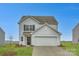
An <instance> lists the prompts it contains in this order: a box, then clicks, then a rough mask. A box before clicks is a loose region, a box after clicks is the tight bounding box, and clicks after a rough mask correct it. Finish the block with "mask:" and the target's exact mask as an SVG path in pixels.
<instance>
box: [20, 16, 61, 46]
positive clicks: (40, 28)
mask: <svg viewBox="0 0 79 59" xmlns="http://www.w3.org/2000/svg"><path fill="white" fill-rule="evenodd" d="M60 35H61V34H60V33H59V32H58V22H57V21H56V20H55V18H54V17H53V16H23V17H22V18H21V20H20V21H19V40H20V42H19V44H22V45H34V46H59V45H60Z"/></svg>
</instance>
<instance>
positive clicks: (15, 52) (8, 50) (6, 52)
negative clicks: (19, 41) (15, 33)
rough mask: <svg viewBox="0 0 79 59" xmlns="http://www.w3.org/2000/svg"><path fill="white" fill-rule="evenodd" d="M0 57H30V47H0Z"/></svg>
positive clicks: (8, 45)
mask: <svg viewBox="0 0 79 59" xmlns="http://www.w3.org/2000/svg"><path fill="white" fill-rule="evenodd" d="M0 56H32V47H17V46H16V45H15V44H12V45H10V44H7V45H4V46H1V47H0Z"/></svg>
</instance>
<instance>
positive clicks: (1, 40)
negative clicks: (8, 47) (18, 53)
mask: <svg viewBox="0 0 79 59" xmlns="http://www.w3.org/2000/svg"><path fill="white" fill-rule="evenodd" d="M4 43H5V32H4V31H3V29H2V28H0V45H2V44H4Z"/></svg>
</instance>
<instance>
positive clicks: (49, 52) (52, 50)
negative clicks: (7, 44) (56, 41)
mask: <svg viewBox="0 0 79 59" xmlns="http://www.w3.org/2000/svg"><path fill="white" fill-rule="evenodd" d="M32 56H74V54H72V53H71V52H68V51H65V50H64V49H62V48H61V47H52V46H39V47H33V53H32Z"/></svg>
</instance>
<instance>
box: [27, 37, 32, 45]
mask: <svg viewBox="0 0 79 59" xmlns="http://www.w3.org/2000/svg"><path fill="white" fill-rule="evenodd" d="M27 45H31V37H27Z"/></svg>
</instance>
